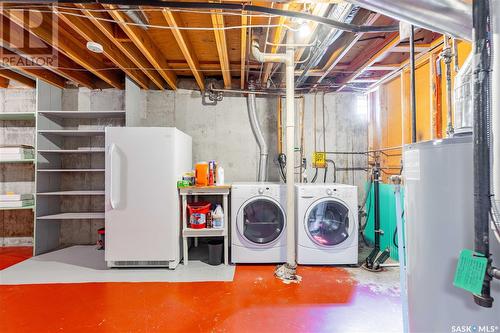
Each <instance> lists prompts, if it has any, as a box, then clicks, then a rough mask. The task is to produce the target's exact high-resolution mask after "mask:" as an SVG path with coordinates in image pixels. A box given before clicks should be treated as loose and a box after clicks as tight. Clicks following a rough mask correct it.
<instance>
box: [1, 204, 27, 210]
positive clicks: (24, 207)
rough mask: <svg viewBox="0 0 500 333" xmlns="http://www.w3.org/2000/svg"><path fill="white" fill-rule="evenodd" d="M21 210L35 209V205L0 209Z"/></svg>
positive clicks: (2, 208)
mask: <svg viewBox="0 0 500 333" xmlns="http://www.w3.org/2000/svg"><path fill="white" fill-rule="evenodd" d="M21 209H33V210H34V209H35V205H30V206H23V207H0V210H21Z"/></svg>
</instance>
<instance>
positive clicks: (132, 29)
mask: <svg viewBox="0 0 500 333" xmlns="http://www.w3.org/2000/svg"><path fill="white" fill-rule="evenodd" d="M106 8H107V9H109V14H110V15H111V17H113V19H114V20H115V21H116V22H117V23H118V24H119V25H120V27H121V28H122V29H123V31H124V32H125V34H127V36H128V37H129V38H130V40H131V41H132V42H133V43H134V44H135V46H137V48H138V49H139V50H140V51H141V52H142V53H143V54H144V55H145V56H146V58H147V59H148V61H149V62H150V63H151V65H153V67H154V68H155V69H156V70H157V71H158V72H159V73H160V75H161V76H162V77H163V78H164V79H165V81H167V83H168V85H169V86H170V88H172V89H174V90H175V89H177V76H176V75H175V73H174V72H172V71H171V68H170V66H169V65H168V63H167V60H166V58H165V55H164V54H162V52H161V51H160V50H159V49H158V47H157V46H156V45H155V43H154V42H153V40H152V39H151V37H150V36H149V35H148V33H147V31H146V30H144V29H143V28H141V27H139V26H136V25H131V24H128V23H131V20H130V18H129V17H128V16H127V14H125V13H124V12H122V11H119V10H116V6H106Z"/></svg>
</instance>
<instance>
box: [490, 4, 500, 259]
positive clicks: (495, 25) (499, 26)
mask: <svg viewBox="0 0 500 333" xmlns="http://www.w3.org/2000/svg"><path fill="white" fill-rule="evenodd" d="M490 13H492V15H491V17H490V22H491V30H492V32H493V34H492V35H493V47H492V49H493V51H492V52H491V53H492V57H493V72H492V74H493V76H492V78H491V94H492V96H495V98H493V99H492V101H491V110H494V111H493V112H492V114H491V133H492V140H493V154H492V155H491V156H492V171H493V184H492V189H491V190H492V192H493V197H492V199H493V202H492V204H493V205H494V208H495V209H494V212H495V214H494V215H495V218H496V221H492V224H493V230H494V234H495V235H496V238H497V240H498V242H500V231H499V230H500V112H498V110H500V98H499V96H500V1H499V0H496V1H491V10H490ZM495 223H496V224H495ZM498 259H499V260H500V258H498Z"/></svg>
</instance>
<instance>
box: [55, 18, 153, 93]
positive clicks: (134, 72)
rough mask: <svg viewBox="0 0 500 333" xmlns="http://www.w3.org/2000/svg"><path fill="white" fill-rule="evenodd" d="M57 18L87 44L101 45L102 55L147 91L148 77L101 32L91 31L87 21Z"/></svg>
mask: <svg viewBox="0 0 500 333" xmlns="http://www.w3.org/2000/svg"><path fill="white" fill-rule="evenodd" d="M59 18H60V19H61V20H63V21H64V22H66V24H67V25H69V26H70V27H71V28H72V29H73V30H75V31H76V32H77V33H78V34H80V36H82V38H83V39H85V40H86V41H87V42H90V41H92V42H97V43H99V44H101V45H102V46H103V53H104V55H105V56H106V57H107V58H108V59H109V60H111V61H112V62H113V63H114V64H115V65H116V66H118V67H119V68H120V69H121V70H122V71H123V72H124V73H125V74H127V75H128V76H129V77H130V78H131V79H132V80H134V81H135V82H136V83H137V85H139V86H140V87H142V88H143V89H149V79H148V77H147V76H146V75H145V74H144V73H143V72H142V71H140V70H139V69H135V65H134V63H133V62H132V61H131V60H130V59H129V58H128V57H127V56H126V55H124V54H123V53H122V52H121V51H120V50H119V49H118V48H116V47H115V45H114V44H113V43H112V42H111V41H110V40H109V39H108V37H106V35H104V33H103V32H101V31H100V30H98V29H93V28H92V25H91V24H89V23H90V22H89V21H88V20H86V19H83V18H80V17H76V16H70V15H67V14H59Z"/></svg>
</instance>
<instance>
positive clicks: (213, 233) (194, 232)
mask: <svg viewBox="0 0 500 333" xmlns="http://www.w3.org/2000/svg"><path fill="white" fill-rule="evenodd" d="M182 235H183V236H184V237H219V236H225V235H226V229H225V228H222V229H219V228H204V229H193V228H184V230H183V231H182Z"/></svg>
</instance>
